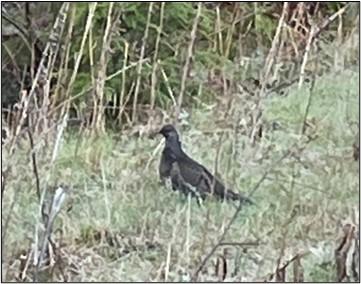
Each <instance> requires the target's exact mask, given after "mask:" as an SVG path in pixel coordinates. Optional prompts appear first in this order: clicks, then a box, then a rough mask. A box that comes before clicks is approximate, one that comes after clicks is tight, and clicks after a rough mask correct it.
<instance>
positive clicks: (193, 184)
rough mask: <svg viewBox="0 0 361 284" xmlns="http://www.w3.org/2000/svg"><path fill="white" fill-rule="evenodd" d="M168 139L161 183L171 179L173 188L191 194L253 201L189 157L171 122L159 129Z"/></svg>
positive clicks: (161, 167) (161, 162) (164, 150)
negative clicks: (226, 185)
mask: <svg viewBox="0 0 361 284" xmlns="http://www.w3.org/2000/svg"><path fill="white" fill-rule="evenodd" d="M159 133H160V134H162V135H163V136H164V138H165V147H164V149H163V153H162V157H161V161H160V165H159V175H160V179H161V181H162V182H165V180H166V179H169V178H170V180H171V182H172V188H173V190H179V191H181V192H183V193H185V194H191V195H192V196H196V197H198V198H201V199H205V198H206V196H207V195H214V196H215V197H217V198H219V199H221V200H223V199H227V200H239V201H241V202H247V203H253V202H252V201H251V200H250V199H248V198H246V197H244V196H243V195H241V194H240V193H236V192H234V191H232V190H230V189H227V188H225V186H224V185H223V184H222V182H221V181H220V180H219V179H218V178H216V177H214V176H213V175H212V174H211V173H210V172H209V171H208V170H207V169H206V168H205V167H204V166H202V165H201V164H199V163H197V162H196V161H194V160H193V159H192V158H190V157H189V156H188V155H187V154H186V153H185V152H184V151H183V150H182V145H181V142H180V140H179V135H178V133H177V131H176V129H175V128H174V127H173V126H172V125H169V124H168V125H165V126H163V128H162V129H161V130H160V131H159Z"/></svg>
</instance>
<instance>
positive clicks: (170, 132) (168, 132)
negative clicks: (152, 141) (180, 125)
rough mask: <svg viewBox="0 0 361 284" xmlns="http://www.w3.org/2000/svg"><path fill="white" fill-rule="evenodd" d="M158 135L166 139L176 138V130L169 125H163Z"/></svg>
mask: <svg viewBox="0 0 361 284" xmlns="http://www.w3.org/2000/svg"><path fill="white" fill-rule="evenodd" d="M159 134H162V135H163V136H164V137H165V138H166V139H167V138H168V137H177V138H178V133H177V130H176V129H175V128H174V126H173V125H171V124H167V125H164V126H163V127H162V129H161V130H160V131H159Z"/></svg>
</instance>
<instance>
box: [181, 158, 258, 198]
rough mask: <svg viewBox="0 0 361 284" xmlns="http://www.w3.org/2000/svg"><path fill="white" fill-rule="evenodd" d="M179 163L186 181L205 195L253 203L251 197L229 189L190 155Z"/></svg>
mask: <svg viewBox="0 0 361 284" xmlns="http://www.w3.org/2000/svg"><path fill="white" fill-rule="evenodd" d="M178 164H179V167H180V172H181V175H182V177H183V179H184V180H185V182H187V183H189V184H191V185H193V186H194V187H196V188H197V190H198V191H199V192H200V193H202V194H203V195H205V194H211V195H214V196H216V197H218V198H220V199H230V200H240V201H241V202H247V203H252V201H251V200H250V199H248V198H246V197H244V196H243V195H242V194H240V193H236V192H234V191H232V190H230V189H227V188H226V187H225V186H224V184H223V183H222V182H221V181H220V180H219V179H218V178H217V177H215V176H213V175H212V174H211V173H210V172H209V171H208V170H207V168H205V167H204V166H202V165H201V164H199V163H198V162H196V161H194V160H193V159H191V158H190V157H186V158H185V159H181V160H180V161H179V162H178Z"/></svg>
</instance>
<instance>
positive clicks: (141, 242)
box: [2, 71, 359, 282]
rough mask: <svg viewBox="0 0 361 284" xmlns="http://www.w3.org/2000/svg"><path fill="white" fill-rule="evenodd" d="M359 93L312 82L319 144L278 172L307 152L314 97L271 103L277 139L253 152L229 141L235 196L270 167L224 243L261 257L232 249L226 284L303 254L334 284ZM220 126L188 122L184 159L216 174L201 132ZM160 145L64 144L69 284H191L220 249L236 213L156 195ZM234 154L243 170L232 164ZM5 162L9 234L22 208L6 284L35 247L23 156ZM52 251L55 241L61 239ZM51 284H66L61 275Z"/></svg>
mask: <svg viewBox="0 0 361 284" xmlns="http://www.w3.org/2000/svg"><path fill="white" fill-rule="evenodd" d="M358 85H359V82H358V74H357V73H354V72H351V71H345V72H343V73H340V74H329V75H327V76H323V77H322V78H319V79H318V80H317V83H316V86H315V89H314V93H313V96H312V103H311V107H310V111H309V114H308V119H309V120H310V121H312V123H314V127H315V129H317V135H318V138H317V139H316V140H315V141H312V142H310V143H309V144H307V146H306V148H305V149H304V150H303V151H302V152H301V153H300V154H299V158H300V161H301V163H300V162H299V161H298V160H297V159H295V158H292V157H288V158H286V159H284V160H283V161H282V162H281V163H278V164H276V165H273V163H274V162H275V161H276V160H277V159H279V157H281V155H282V154H283V153H284V151H286V150H287V149H289V148H290V147H291V145H293V144H294V143H299V144H302V143H301V142H299V141H300V140H302V139H303V138H302V137H301V135H300V129H301V126H302V122H303V118H304V113H305V108H306V104H307V99H308V96H309V90H308V86H305V87H304V88H302V89H300V90H297V88H296V87H295V86H294V87H292V89H291V90H290V92H289V94H288V96H287V97H278V96H277V95H273V96H270V97H269V98H267V99H266V101H265V105H264V107H265V111H264V116H265V119H266V121H268V122H273V121H277V122H279V123H280V125H281V128H280V129H279V130H277V131H272V130H270V129H269V128H267V127H266V130H265V135H264V138H263V139H262V141H261V142H260V143H258V144H257V145H256V147H251V145H250V143H249V141H248V138H247V137H243V136H241V137H239V143H238V144H234V143H233V142H232V141H233V140H232V139H233V138H232V133H233V132H232V130H231V129H229V130H225V131H226V133H225V139H224V140H223V143H222V147H221V155H220V161H219V164H218V172H219V173H220V174H221V176H222V178H223V180H224V181H226V183H227V184H229V185H231V186H232V187H233V188H234V189H235V190H240V191H243V192H249V191H250V190H251V189H252V187H253V186H254V185H255V184H256V183H257V181H258V180H259V179H260V178H261V176H262V174H263V173H264V171H266V170H269V168H270V167H271V165H272V170H271V171H270V173H269V175H268V179H266V180H265V181H264V183H263V184H262V185H261V187H260V188H259V189H258V190H257V191H256V192H255V194H254V195H253V199H254V201H255V202H256V205H255V206H250V207H247V208H244V209H243V210H242V211H241V213H240V214H239V216H238V217H237V219H236V222H235V223H234V224H233V226H232V228H231V230H230V231H229V232H228V234H227V236H226V240H227V241H232V242H243V241H255V240H259V241H260V245H259V246H253V247H249V248H247V249H241V248H239V247H234V246H230V247H227V262H228V271H229V273H228V275H227V279H226V280H228V281H262V280H264V279H265V277H266V275H268V274H269V273H273V272H274V269H275V267H276V264H277V259H278V257H279V256H280V254H281V249H282V246H284V247H285V252H284V257H283V258H282V260H283V261H286V260H288V259H290V258H291V257H292V256H293V255H295V253H297V252H298V251H300V250H310V251H311V253H310V254H308V255H306V256H305V257H304V258H303V259H302V264H303V267H304V270H305V280H306V281H325V282H326V281H333V280H335V275H336V272H335V268H334V256H333V253H334V249H335V248H336V238H337V236H338V232H339V231H340V222H343V221H345V220H348V219H350V218H352V216H353V214H354V211H355V210H357V212H358V204H359V203H358V202H359V201H358V196H359V195H358V194H359V185H358V180H359V179H358V164H357V163H356V162H355V161H353V159H352V143H353V142H354V138H355V135H356V132H355V129H353V128H352V127H350V126H349V125H350V122H352V121H353V122H358V111H359V110H358ZM238 107H242V106H241V105H239V106H238ZM214 120H215V115H214V112H213V111H210V110H200V109H199V110H192V115H191V117H190V119H189V125H190V126H187V128H186V129H181V136H182V140H183V145H184V148H185V151H186V152H187V153H188V154H190V155H191V156H192V157H194V158H195V159H196V160H198V161H200V162H201V163H203V164H205V165H207V167H208V168H209V169H210V170H211V171H213V167H214V161H215V157H216V149H217V141H218V137H219V133H217V132H216V131H214V133H211V134H209V133H207V134H205V133H203V132H204V131H205V130H219V129H220V127H219V126H217V123H215V121H214ZM308 131H309V130H308ZM160 141H161V139H160V137H158V138H156V139H149V138H147V137H131V136H126V135H122V134H121V133H108V134H107V135H106V136H103V137H101V138H98V139H93V138H83V137H79V136H78V135H74V134H69V133H68V134H67V135H66V136H65V140H64V142H63V143H62V147H61V151H60V153H59V156H58V158H57V160H56V162H55V166H54V168H53V169H52V170H51V172H50V181H51V183H60V182H62V183H64V184H68V185H70V186H71V192H70V196H69V199H68V203H69V204H72V210H71V211H69V212H66V211H65V210H63V211H62V212H61V214H60V215H59V217H58V218H57V220H56V224H55V228H60V229H61V231H62V240H61V242H62V244H63V246H62V250H61V255H62V259H63V262H64V263H65V266H64V270H65V271H66V275H67V277H68V281H163V280H165V275H166V274H167V280H168V281H187V280H189V279H190V276H191V274H192V273H193V272H194V270H195V269H196V267H197V265H198V264H199V261H200V260H201V259H202V258H203V257H204V256H205V255H206V253H208V252H209V251H210V249H211V248H212V246H213V245H214V244H215V243H216V242H217V240H218V238H219V236H220V235H221V233H222V231H223V230H224V228H225V225H226V224H227V223H228V221H229V220H230V218H231V216H232V215H233V213H234V210H235V205H233V204H232V203H220V202H215V201H214V200H207V201H206V202H205V204H204V206H203V207H199V206H198V205H197V203H196V201H195V200H190V201H189V200H188V199H187V198H186V197H184V196H182V195H180V194H178V193H177V192H173V191H170V190H167V189H166V188H165V187H164V186H161V185H160V184H159V181H158V173H157V169H158V162H159V157H160V151H158V152H156V153H154V155H153V152H154V150H155V149H156V147H157V146H158V144H159V143H160ZM234 145H237V147H238V149H237V150H238V153H239V154H238V156H237V158H236V159H234V158H233V157H232V155H231V153H232V150H233V148H232V147H234ZM242 145H243V146H242ZM270 146H272V147H273V148H272V150H271V151H270V152H268V154H267V155H266V152H267V149H268V148H269V147H270ZM41 153H43V154H41ZM45 153H47V154H45ZM46 155H47V156H46ZM50 156H51V155H50V154H49V153H48V152H46V150H42V152H39V154H38V163H39V165H40V166H39V168H40V173H41V177H42V182H44V180H45V175H46V172H47V170H48V169H49V165H48V164H47V161H48V160H49V157H50ZM259 157H263V158H262V159H261V160H259V159H258V158H259ZM3 161H4V163H5V164H13V165H14V166H13V167H12V174H11V176H10V178H9V179H8V180H7V188H6V191H5V194H4V200H3V206H2V213H3V214H2V219H3V223H4V220H5V218H6V216H7V215H8V212H9V210H10V204H11V201H12V200H13V198H14V196H15V197H16V203H15V206H14V210H13V214H12V216H11V220H10V223H9V228H8V231H7V237H6V243H5V246H4V252H3V253H4V255H5V261H4V262H3V273H5V274H4V275H5V279H4V280H7V281H11V280H14V277H15V275H16V274H17V273H18V270H17V269H18V268H19V261H14V259H15V256H16V254H18V253H19V252H20V251H21V250H23V249H28V248H29V244H30V242H31V240H32V239H33V238H34V228H35V222H36V218H37V214H38V210H39V208H38V205H37V198H36V194H35V182H34V178H33V174H32V170H31V163H30V156H29V154H28V152H27V150H26V149H23V150H21V149H19V150H17V151H16V152H15V154H14V156H13V157H11V159H9V158H8V156H6V153H5V154H4V157H3ZM292 176H293V178H292ZM55 239H57V240H58V241H59V239H60V233H57V234H56V235H55ZM169 250H170V254H169ZM222 252H223V249H221V248H220V249H219V250H217V252H216V254H215V256H214V257H213V258H211V259H210V261H209V262H208V263H207V265H206V266H205V268H204V270H203V271H202V272H201V274H200V275H199V279H198V280H202V281H206V280H208V281H211V280H216V279H217V278H216V277H215V275H214V262H215V259H214V258H215V257H216V256H217V255H220V254H221V253H222ZM168 254H169V256H170V258H169V272H166V266H167V256H168ZM235 270H237V271H236V273H235V274H233V272H234V271H235ZM291 270H292V269H290V271H291ZM290 275H292V272H290ZM290 275H288V276H290ZM53 280H62V277H61V274H60V273H59V271H58V270H56V271H55V273H54V276H53Z"/></svg>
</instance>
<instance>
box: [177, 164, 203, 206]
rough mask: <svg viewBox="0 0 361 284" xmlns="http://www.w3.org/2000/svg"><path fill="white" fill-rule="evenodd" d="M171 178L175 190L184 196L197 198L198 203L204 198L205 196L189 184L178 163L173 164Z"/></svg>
mask: <svg viewBox="0 0 361 284" xmlns="http://www.w3.org/2000/svg"><path fill="white" fill-rule="evenodd" d="M170 177H171V181H172V186H173V189H175V190H179V191H181V192H183V193H184V194H186V195H188V194H191V196H192V197H196V198H197V199H198V202H200V200H202V199H203V198H204V196H203V195H202V194H201V192H199V191H198V190H197V188H196V187H194V186H193V185H192V184H190V183H188V182H187V181H186V180H185V179H184V177H183V175H182V173H181V170H180V167H179V164H178V162H174V163H172V168H171V170H170Z"/></svg>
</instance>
